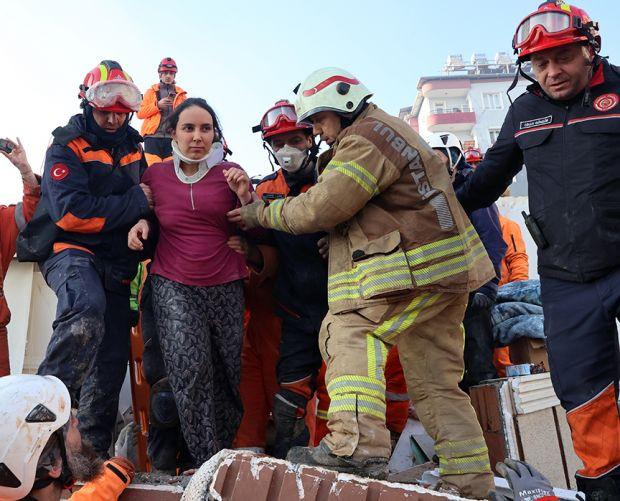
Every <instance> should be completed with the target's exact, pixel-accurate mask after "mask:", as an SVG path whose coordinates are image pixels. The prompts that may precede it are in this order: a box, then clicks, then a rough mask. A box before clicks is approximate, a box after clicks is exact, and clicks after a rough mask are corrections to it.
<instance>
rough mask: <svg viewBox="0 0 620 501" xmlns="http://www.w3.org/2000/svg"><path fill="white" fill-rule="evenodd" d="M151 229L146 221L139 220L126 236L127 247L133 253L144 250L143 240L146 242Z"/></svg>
mask: <svg viewBox="0 0 620 501" xmlns="http://www.w3.org/2000/svg"><path fill="white" fill-rule="evenodd" d="M150 229H151V227H150V226H149V222H148V221H147V220H146V219H140V221H138V222H137V223H136V224H134V225H133V227H132V228H131V230H129V234H128V235H127V246H128V247H129V248H130V249H131V250H134V251H141V250H144V244H143V243H142V241H143V240H148V238H149V231H150Z"/></svg>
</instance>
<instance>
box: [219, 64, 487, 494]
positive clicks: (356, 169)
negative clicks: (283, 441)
mask: <svg viewBox="0 0 620 501" xmlns="http://www.w3.org/2000/svg"><path fill="white" fill-rule="evenodd" d="M371 95H372V94H371V92H370V91H369V90H368V89H367V88H366V87H365V86H364V85H363V84H362V83H361V82H360V81H359V80H358V79H356V78H355V77H354V76H353V75H351V74H350V73H349V72H347V71H345V70H342V69H339V68H323V69H320V70H317V71H315V72H313V73H312V74H310V76H309V77H308V78H307V79H306V80H305V82H304V83H303V84H302V85H301V86H300V87H299V89H298V97H297V101H296V106H295V108H296V111H297V115H298V117H299V120H300V121H301V122H308V123H312V125H313V133H314V135H315V136H320V137H321V139H322V140H324V141H326V142H327V144H328V145H329V146H331V148H330V149H329V150H328V151H326V152H325V153H323V154H322V155H321V157H320V158H319V171H320V172H322V174H321V176H320V177H319V179H318V182H317V184H315V185H314V186H313V187H312V188H310V189H309V190H308V191H307V192H306V193H301V194H299V195H298V196H296V197H290V198H285V199H277V200H273V201H271V202H270V203H269V204H268V205H266V204H265V203H264V202H257V203H253V204H250V205H247V206H245V207H243V208H242V209H241V210H235V211H231V213H230V214H229V217H230V218H231V220H233V221H239V222H240V223H241V224H242V226H246V227H255V226H258V225H260V226H263V227H269V228H274V229H277V230H279V231H283V232H287V233H293V234H304V233H309V232H315V231H327V232H329V267H328V286H327V295H328V302H329V312H328V313H327V316H326V317H325V319H324V321H323V323H322V326H321V332H320V339H319V343H320V348H321V354H322V356H323V359H324V360H325V362H326V365H327V372H326V382H327V389H328V392H329V396H330V399H331V404H330V408H329V413H328V418H329V424H328V427H329V429H330V433H329V434H328V435H327V436H326V437H325V438H324V439H323V440H322V441H321V443H320V445H319V446H317V447H312V448H304V447H299V448H294V449H292V450H291V452H290V453H289V455H288V459H290V460H292V461H294V462H299V463H305V464H313V465H320V466H324V467H327V468H333V469H336V470H339V471H345V472H351V473H356V474H362V475H366V476H370V477H375V478H386V477H387V471H388V470H387V463H388V458H389V455H390V434H389V431H388V429H387V427H386V425H385V413H386V408H385V377H384V367H385V360H386V357H387V353H388V349H389V347H390V346H391V345H394V344H396V345H398V350H399V357H400V360H401V363H402V365H403V369H404V371H405V375H406V378H407V388H408V389H409V392H410V397H411V400H412V401H413V403H414V404H415V405H416V408H417V409H418V413H419V415H420V419H421V421H422V423H423V425H424V427H425V428H426V430H427V431H428V432H429V434H430V435H431V436H432V437H433V439H434V440H435V449H436V451H437V455H438V457H439V461H440V471H441V474H442V476H443V481H444V483H445V484H446V485H448V486H450V487H454V488H456V489H458V490H460V492H461V493H462V494H463V495H468V496H471V497H477V498H481V497H485V496H486V495H487V492H488V490H489V489H490V488H491V486H492V475H491V470H490V467H489V457H488V452H487V448H486V445H485V442H484V439H483V437H482V431H481V429H480V425H479V424H478V421H477V420H476V415H475V413H474V410H473V408H472V406H471V404H470V402H469V398H468V397H467V395H466V394H465V393H464V392H462V391H461V390H460V389H459V387H458V383H459V381H460V379H461V376H462V373H463V333H462V328H461V320H462V318H463V313H464V311H465V307H466V305H467V295H468V293H469V292H471V291H473V290H476V289H477V288H478V287H480V286H481V285H482V284H483V283H485V282H487V281H488V280H489V279H491V278H492V277H493V276H494V273H493V269H492V265H491V263H490V261H489V259H488V257H487V255H486V252H485V250H484V247H483V246H482V243H481V242H480V240H479V238H478V236H477V234H476V231H475V230H474V228H473V227H472V226H471V224H470V223H469V220H468V219H467V216H466V215H465V213H464V212H463V210H462V208H461V206H460V205H459V204H458V202H457V200H456V197H455V195H454V190H453V189H452V185H451V182H450V177H449V176H448V173H447V172H446V169H445V167H444V166H443V164H442V162H441V161H440V160H439V158H438V157H437V156H436V155H435V154H434V152H433V150H432V149H431V148H430V147H429V146H428V145H427V144H426V143H424V141H423V140H422V139H421V138H420V137H419V136H418V134H417V133H416V132H415V131H413V130H412V129H411V128H410V127H408V126H407V125H406V124H405V123H404V122H402V121H401V120H398V119H397V118H394V117H391V116H390V115H388V114H386V113H385V112H383V111H382V110H380V109H379V108H377V106H375V105H374V104H372V103H370V102H368V99H369V98H370V96H371ZM438 333H441V335H438Z"/></svg>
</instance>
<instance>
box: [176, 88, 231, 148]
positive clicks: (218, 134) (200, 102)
mask: <svg viewBox="0 0 620 501" xmlns="http://www.w3.org/2000/svg"><path fill="white" fill-rule="evenodd" d="M191 106H198V107H199V108H202V109H203V110H205V111H207V112H208V113H209V115H211V118H213V129H214V131H215V133H214V137H213V141H221V139H222V125H221V124H220V119H219V118H217V115H216V114H215V111H214V110H213V108H212V107H211V105H210V104H209V103H207V101H205V100H204V99H203V98H201V97H190V98H187V99H186V100H185V101H183V103H181V104H180V105H179V106H178V107H176V108H175V109H174V111H173V112H172V114H171V115H170V116H169V117H168V119H167V120H166V125H165V128H166V130H167V131H168V133H171V132H172V131H174V130H175V129H176V128H177V124H178V123H179V116H180V115H181V113H183V111H185V110H186V109H187V108H189V107H191Z"/></svg>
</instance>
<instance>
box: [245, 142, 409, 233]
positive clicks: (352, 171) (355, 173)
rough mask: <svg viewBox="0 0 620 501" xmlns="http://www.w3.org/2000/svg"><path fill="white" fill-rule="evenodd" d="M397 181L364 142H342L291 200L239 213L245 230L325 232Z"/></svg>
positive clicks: (394, 170)
mask: <svg viewBox="0 0 620 501" xmlns="http://www.w3.org/2000/svg"><path fill="white" fill-rule="evenodd" d="M399 177H400V171H399V170H398V169H397V168H396V167H395V166H394V165H392V164H391V163H389V161H388V160H387V159H386V158H385V157H384V156H383V155H381V153H380V152H379V150H378V149H377V148H376V147H375V146H374V145H373V144H372V143H371V142H370V141H368V140H367V139H365V138H363V137H361V136H359V135H354V134H351V135H350V136H346V137H345V138H343V139H342V141H341V142H340V144H339V145H338V150H337V152H336V154H335V155H334V157H333V158H332V160H331V161H330V162H329V164H327V166H326V167H325V169H324V170H323V172H322V174H321V175H320V176H319V179H318V181H317V183H316V184H315V185H314V186H312V187H311V188H310V189H309V190H308V191H307V192H305V193H301V194H299V195H297V196H296V197H287V198H283V199H278V200H274V201H272V202H271V204H270V205H269V206H265V205H264V204H263V203H262V202H256V203H253V204H250V205H246V206H244V207H242V208H241V218H242V220H243V223H244V224H245V225H247V226H248V227H254V226H257V225H259V226H262V227H264V228H273V229H275V230H279V231H285V232H287V233H293V234H295V235H301V234H304V233H314V232H316V231H328V230H330V229H331V228H333V227H335V226H336V225H337V224H339V223H342V222H344V221H348V220H349V219H351V217H353V216H354V215H355V214H356V213H357V212H359V210H360V209H362V207H364V206H365V205H366V204H367V203H368V201H369V200H370V199H371V198H373V197H374V196H376V195H378V194H379V193H381V192H382V191H383V190H385V189H386V188H387V187H388V186H389V185H391V184H392V183H394V182H395V181H396V180H397V179H398V178H399Z"/></svg>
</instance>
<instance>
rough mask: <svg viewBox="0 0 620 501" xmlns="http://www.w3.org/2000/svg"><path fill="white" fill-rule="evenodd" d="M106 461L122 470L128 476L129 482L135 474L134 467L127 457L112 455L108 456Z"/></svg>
mask: <svg viewBox="0 0 620 501" xmlns="http://www.w3.org/2000/svg"><path fill="white" fill-rule="evenodd" d="M106 463H112V464H113V465H115V466H116V467H120V468H121V469H122V471H123V472H124V473H125V474H126V475H127V476H128V477H129V482H131V481H132V480H133V478H134V477H135V475H136V468H135V466H134V465H133V463H132V462H131V461H129V459H127V458H125V457H123V456H114V457H113V458H110V459H109V460H108V461H106Z"/></svg>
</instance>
